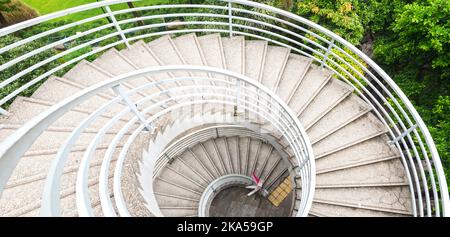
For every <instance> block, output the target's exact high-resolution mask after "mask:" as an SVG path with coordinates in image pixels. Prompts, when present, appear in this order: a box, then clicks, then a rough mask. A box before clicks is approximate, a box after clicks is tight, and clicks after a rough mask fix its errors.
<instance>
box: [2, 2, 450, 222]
mask: <svg viewBox="0 0 450 237" xmlns="http://www.w3.org/2000/svg"><path fill="white" fill-rule="evenodd" d="M126 2H130V1H127V0H108V1H101V2H98V3H92V4H87V5H82V6H79V7H75V8H71V9H67V10H64V11H61V12H57V13H53V14H49V15H45V16H41V17H38V18H35V19H31V20H29V21H25V22H22V23H19V24H16V25H13V26H9V27H6V28H3V29H0V37H3V36H6V35H9V34H12V33H15V32H18V31H21V30H27V29H28V28H31V27H34V26H36V25H39V24H43V23H46V22H49V21H51V20H55V19H58V18H59V17H62V16H65V15H67V14H77V13H79V12H83V11H86V10H92V9H98V8H102V7H109V6H110V5H116V4H120V3H126ZM143 2H145V1H143ZM164 10H170V11H171V12H170V13H161V11H162V12H164ZM175 10H176V11H179V12H177V13H173V12H174V11H175ZM154 11H158V13H154ZM200 11H203V12H200ZM205 11H207V12H206V13H205ZM208 11H210V12H211V13H208ZM134 12H141V13H143V14H142V15H143V16H142V17H135V16H134V15H133V16H131V15H130V13H134ZM148 12H150V13H153V14H151V15H148V14H147V13H148ZM112 16H113V17H115V18H116V19H117V21H114V22H113V23H105V24H104V25H101V26H99V27H96V28H92V29H89V30H87V31H86V32H84V33H82V34H80V35H78V36H71V37H70V39H78V38H80V37H82V36H85V35H89V34H91V33H94V32H99V31H100V30H101V29H104V28H108V29H109V28H111V29H120V30H119V31H115V32H113V33H108V34H106V35H103V36H100V37H97V38H96V39H93V40H90V41H88V42H86V43H82V44H80V45H77V46H74V47H72V48H70V49H68V50H66V51H64V52H61V53H59V54H57V55H54V56H51V57H50V58H47V59H44V60H42V61H40V62H37V63H35V64H34V65H33V66H31V67H30V68H28V69H26V70H24V71H21V72H19V73H17V74H15V75H13V76H12V77H11V78H8V79H6V80H5V81H2V82H0V89H3V88H5V87H6V86H8V85H9V84H10V83H13V82H15V81H16V80H18V79H19V78H21V77H23V76H25V75H28V74H29V73H30V72H32V71H33V70H34V69H37V68H40V67H42V66H44V65H47V64H48V63H51V62H54V61H55V60H57V59H59V58H61V57H63V56H65V55H70V54H71V53H75V52H78V51H79V50H82V49H84V48H86V47H88V46H91V45H93V44H96V43H101V42H103V41H105V40H112V39H116V40H115V41H114V42H112V43H107V44H105V45H103V46H101V47H98V48H95V49H93V50H92V51H90V52H87V53H82V54H81V55H79V56H77V57H75V58H73V59H71V60H69V61H67V62H65V63H62V64H60V65H58V66H56V67H55V68H53V69H50V70H49V71H47V72H44V73H43V74H41V75H38V76H37V77H36V78H33V79H31V80H30V81H28V82H27V83H26V84H24V85H23V86H21V87H20V88H18V89H16V90H15V91H13V92H11V93H10V94H8V95H7V96H5V97H4V98H0V106H1V105H4V104H5V103H7V102H8V101H10V100H11V99H13V98H14V97H15V96H16V95H18V94H20V93H21V92H22V91H24V90H26V89H28V88H29V87H30V86H33V85H34V84H36V83H38V82H39V81H41V80H44V79H45V78H47V77H48V76H50V75H52V74H54V73H56V72H58V71H60V70H62V69H64V68H66V67H68V66H71V65H73V64H74V63H76V62H78V61H80V60H82V59H84V58H87V57H89V56H91V55H94V54H96V53H99V52H102V51H104V50H107V49H109V48H112V47H115V46H118V45H121V44H127V43H128V42H133V41H136V40H140V39H146V38H152V37H156V36H161V35H167V34H185V33H213V32H215V33H221V34H226V35H229V36H233V35H242V36H246V37H250V38H255V39H262V40H266V41H269V42H271V43H273V44H276V45H280V46H283V47H287V48H289V49H291V50H292V51H293V52H296V53H298V54H301V55H303V56H306V57H309V58H311V59H313V60H314V61H315V62H317V63H318V64H319V65H322V66H323V67H325V68H327V69H329V70H331V71H333V72H334V73H335V74H336V75H337V77H338V78H340V79H341V80H343V81H344V82H346V83H347V84H349V85H351V86H352V87H353V88H354V89H355V91H356V92H357V93H358V94H359V95H360V97H361V98H363V99H364V100H365V101H366V102H367V103H369V104H370V105H371V106H372V108H373V112H374V113H375V114H376V115H377V116H378V117H379V118H380V120H381V121H382V123H383V124H384V125H385V128H386V129H387V130H388V134H389V136H390V138H391V140H392V141H393V144H394V145H395V146H396V147H397V149H398V150H399V152H400V155H401V158H402V162H403V165H404V166H405V171H406V172H407V178H408V180H409V183H410V185H409V188H410V191H411V193H412V195H411V199H412V205H413V214H414V215H415V216H425V215H426V216H431V215H435V216H440V215H441V214H442V215H444V216H450V201H449V193H448V188H447V181H446V178H445V174H444V171H443V167H442V163H441V160H440V158H439V154H438V152H437V149H436V147H435V144H434V141H433V139H432V137H431V135H430V133H429V131H428V129H427V127H426V125H425V123H424V122H423V120H422V118H421V117H420V116H419V114H418V113H417V111H416V110H415V108H414V106H413V105H412V103H411V102H410V101H409V100H408V98H407V97H406V96H405V94H404V93H403V92H402V91H401V90H400V88H399V87H398V86H397V85H396V84H395V82H394V81H393V80H392V79H391V78H390V77H389V76H388V75H387V74H386V73H385V72H384V71H383V70H382V69H381V68H380V67H379V66H378V65H377V64H376V63H375V62H373V60H371V59H370V58H369V57H368V56H367V55H365V54H364V53H362V52H361V51H360V50H359V49H357V48H356V47H355V46H353V45H352V44H350V43H349V42H347V41H345V40H344V39H343V38H342V37H340V36H338V35H336V34H334V33H333V32H331V31H329V30H327V29H325V28H324V27H322V26H320V25H318V24H315V23H313V22H311V21H309V20H307V19H305V18H303V17H300V16H297V15H295V14H292V13H290V12H287V11H283V10H281V9H278V8H275V7H271V6H268V5H265V4H260V3H257V2H252V1H246V0H220V1H219V0H218V1H217V3H214V4H210V5H208V4H173V5H158V6H142V7H136V8H131V9H122V10H117V11H111V12H110V13H105V14H100V15H97V16H93V17H90V18H87V19H83V20H80V21H77V22H73V23H68V24H65V25H61V26H59V27H56V28H54V29H51V30H48V31H44V32H41V33H38V34H35V35H33V36H31V37H29V38H27V39H23V40H20V41H18V42H15V43H12V44H10V45H6V46H5V47H3V48H1V49H0V54H1V53H7V52H9V51H10V50H12V49H15V48H16V47H19V46H21V45H26V44H27V43H30V42H33V41H39V40H41V39H42V38H43V37H46V36H51V35H52V34H54V33H57V32H61V31H63V30H66V29H70V28H72V27H75V26H81V25H83V26H87V25H88V24H89V23H91V22H93V21H96V20H99V19H102V18H103V17H105V18H106V17H112ZM177 17H184V21H181V22H171V21H170V19H173V18H177ZM152 19H164V20H168V22H167V21H165V23H156V24H154V23H151V24H145V25H143V26H135V27H133V26H131V27H130V26H129V25H130V24H132V23H135V22H138V21H141V22H143V21H146V20H150V21H151V20H152ZM127 25H128V26H127ZM168 26H179V27H183V29H176V30H169V29H167V28H164V29H161V27H168ZM149 30H150V31H151V32H150V33H149V32H148V31H149ZM118 36H120V38H116V37H118ZM59 42H66V41H64V40H61V41H59ZM50 45H54V44H53V43H50V44H47V45H45V46H43V47H42V48H38V49H33V50H32V51H30V52H29V53H26V54H24V55H19V56H17V57H15V58H13V59H12V60H11V61H10V62H9V63H8V62H6V63H5V64H4V65H0V71H2V70H8V68H10V67H12V66H14V65H16V64H19V63H22V62H23V60H26V59H27V58H29V57H32V56H34V55H36V54H37V53H39V52H42V51H45V50H46V49H49V48H50ZM341 55H344V56H341ZM352 64H355V65H357V66H353V65H352ZM0 113H3V114H7V112H6V111H5V110H4V109H0ZM422 161H424V162H425V164H423V162H422ZM0 177H1V174H0ZM427 181H429V183H428V182H427ZM430 185H431V187H430ZM0 191H1V189H0ZM438 192H439V193H438ZM416 198H417V200H416Z"/></svg>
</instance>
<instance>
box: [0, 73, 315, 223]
mask: <svg viewBox="0 0 450 237" xmlns="http://www.w3.org/2000/svg"><path fill="white" fill-rule="evenodd" d="M175 71H202V72H207V73H214V74H219V75H224V76H226V78H233V79H234V80H242V81H243V82H245V85H246V87H252V86H253V87H255V88H257V89H258V90H259V91H260V93H263V94H262V95H264V94H266V95H267V96H268V97H269V98H271V99H270V101H264V98H265V96H262V97H261V98H258V97H257V96H255V95H251V94H246V93H247V88H246V87H243V88H241V89H242V92H241V93H242V94H243V95H246V96H245V97H246V100H243V99H241V100H240V101H239V104H242V105H243V106H244V108H245V109H246V110H249V111H253V112H256V113H258V112H259V113H260V114H259V115H260V116H263V117H265V118H266V119H267V120H268V121H270V122H271V123H274V125H275V127H276V128H277V129H279V130H280V132H281V133H282V134H284V137H285V138H286V139H287V142H288V143H289V144H291V145H292V148H293V150H294V153H295V157H296V158H297V162H298V163H301V162H304V161H308V163H309V166H307V167H305V169H302V170H300V172H301V173H300V175H301V176H302V177H303V181H304V182H303V183H304V187H305V190H309V191H310V192H306V191H305V195H306V196H305V197H304V198H303V199H302V204H303V206H308V205H307V202H311V201H312V194H313V191H314V178H313V177H312V178H311V177H309V176H308V175H312V176H313V175H314V170H310V171H308V172H305V170H306V169H312V168H314V160H313V159H311V158H312V149H311V147H310V144H309V141H308V139H307V137H306V135H305V131H304V129H303V128H302V127H300V123H299V121H298V119H297V118H296V116H295V115H294V114H293V112H292V111H290V110H289V109H288V107H287V105H286V104H284V102H283V101H281V99H279V98H278V97H273V96H275V95H274V94H273V93H272V92H271V91H270V90H268V89H267V88H263V87H262V86H261V85H260V84H259V83H257V82H255V81H252V80H251V79H249V78H246V77H244V76H242V75H239V74H236V73H232V72H229V71H226V70H222V69H216V68H208V67H194V66H183V65H180V66H166V67H159V68H149V69H142V70H137V71H135V72H131V73H128V74H124V75H122V76H118V77H115V78H113V79H111V80H109V81H106V82H103V83H100V84H97V85H94V86H92V87H90V88H87V89H85V90H83V91H81V92H79V93H77V94H76V95H73V96H71V97H69V98H67V99H65V100H64V101H62V102H60V103H58V104H57V105H55V106H53V107H52V108H50V109H49V110H48V111H46V112H44V113H43V114H41V115H40V116H38V117H36V118H35V119H33V120H32V121H30V122H28V123H27V124H25V125H24V126H23V127H21V128H20V129H19V130H18V131H17V132H16V133H15V134H14V135H12V136H10V137H9V138H8V139H7V140H6V141H5V142H4V143H2V144H1V145H0V163H1V164H6V165H5V166H4V167H5V169H3V170H2V171H5V172H2V175H4V176H3V177H0V178H2V179H1V180H0V184H1V185H2V186H1V188H3V187H4V184H5V183H6V181H7V179H8V177H7V175H10V174H11V172H12V170H13V168H14V167H13V166H14V165H15V163H16V162H17V161H18V159H19V158H20V157H21V156H22V155H23V153H24V152H25V151H26V150H27V148H28V147H29V146H30V145H31V144H32V143H33V142H32V141H33V140H34V139H35V138H36V137H38V136H39V134H40V133H42V132H43V131H44V130H45V129H46V127H48V126H49V125H50V124H51V123H52V122H53V121H55V120H56V119H57V118H58V117H60V116H61V115H63V114H64V113H65V112H66V111H68V110H70V109H71V108H73V107H74V106H76V105H77V104H80V103H82V102H83V101H84V100H86V99H88V98H90V97H92V96H94V95H96V94H98V93H100V92H102V91H104V90H106V89H107V88H113V87H115V86H117V85H118V84H119V83H123V82H125V81H127V80H132V79H135V78H139V77H142V76H144V75H147V74H151V73H163V72H175ZM182 79H184V80H186V79H187V78H182ZM195 79H197V80H198V79H202V80H213V81H214V80H216V81H217V80H219V79H211V78H192V80H195ZM176 80H180V78H174V79H168V80H162V81H158V82H152V83H149V84H148V85H144V86H141V87H139V88H136V89H135V90H133V91H132V92H137V91H139V89H144V88H147V87H149V86H156V85H161V84H164V83H165V82H173V81H176ZM225 82H226V81H225ZM228 83H229V84H231V85H236V84H237V83H235V82H228ZM222 84H223V83H222ZM187 87H188V89H190V91H191V93H192V95H187V96H184V97H189V96H191V97H195V95H197V98H199V95H200V96H202V95H203V96H205V97H207V96H208V95H209V96H213V98H214V97H219V98H221V99H220V100H212V99H206V100H205V99H198V100H199V101H198V102H196V101H195V100H194V101H191V102H182V101H183V100H180V101H179V102H180V103H179V104H177V105H175V106H172V107H166V108H165V109H163V110H162V111H159V112H158V113H156V114H154V115H152V116H151V117H150V119H149V121H148V122H151V121H152V120H154V119H155V118H157V117H159V116H161V115H163V114H165V113H167V112H170V111H171V109H173V108H176V107H182V106H185V105H188V104H195V103H206V104H210V103H221V104H229V105H235V104H236V101H235V99H236V95H235V91H236V88H231V87H230V86H229V85H228V86H227V85H226V83H225V86H223V88H222V90H223V91H224V92H223V93H222V94H219V95H218V96H217V93H218V92H219V87H217V86H216V87H214V86H205V87H208V88H210V90H209V91H213V92H214V93H209V94H208V93H203V94H198V93H199V88H201V87H200V86H196V87H192V86H187ZM177 89H179V88H177ZM248 91H251V92H253V91H255V89H249V90H248ZM164 93H166V91H162V92H160V93H159V94H164ZM196 93H197V94H196ZM254 98H256V100H258V99H259V100H261V99H263V100H261V101H260V102H258V103H256V102H252V99H254ZM151 99H153V98H152V96H150V97H148V98H145V99H142V101H143V100H151ZM170 100H172V101H173V100H176V98H175V97H171V98H170ZM167 101H169V99H168V100H167ZM117 102H118V99H117V98H116V99H114V100H112V101H110V102H109V103H108V104H107V105H105V106H103V107H101V108H99V109H98V110H97V111H96V112H94V113H93V117H95V116H96V117H98V116H99V115H100V114H101V113H100V112H99V111H105V110H106V109H107V108H108V106H110V105H112V104H115V103H117ZM268 102H271V103H276V104H277V106H273V105H271V104H269V103H268ZM163 103H164V101H161V102H158V103H155V104H153V105H152V107H149V108H146V110H144V111H143V114H146V113H147V112H148V111H149V110H151V109H153V108H161V104H163ZM257 105H259V106H263V107H264V106H272V108H273V107H276V108H280V109H283V110H280V111H279V112H277V113H274V114H271V113H270V111H266V112H264V110H260V111H258V110H257V109H256V107H257ZM126 112H128V109H127V108H125V109H124V110H123V112H122V113H119V114H118V115H117V116H116V117H115V118H113V119H112V123H114V122H116V121H118V119H119V118H120V117H121V116H122V115H123V114H124V113H126ZM261 112H263V113H261ZM264 113H266V115H264ZM285 116H287V117H285ZM286 118H288V119H287V120H286ZM91 121H93V118H92V117H89V118H87V119H86V120H85V122H83V124H81V125H80V128H85V127H87V123H89V122H91ZM136 121H138V117H137V116H136V117H134V118H133V119H131V120H130V122H128V123H127V125H125V126H124V127H123V128H122V129H121V131H120V132H119V133H118V134H117V135H116V138H117V140H119V139H120V138H121V137H123V135H124V134H125V132H126V131H127V130H128V128H129V126H130V125H132V124H134V123H135V122H136ZM85 123H86V124H85ZM144 124H145V123H144ZM144 124H142V125H141V127H138V128H137V129H136V130H135V131H134V132H133V133H132V137H130V139H129V140H128V142H127V145H126V146H125V147H124V149H123V150H122V152H121V155H120V157H119V159H118V163H119V162H123V159H124V157H125V154H126V151H127V146H129V144H131V142H132V141H133V139H134V137H135V136H136V134H137V133H138V132H140V131H141V130H142V128H143V127H144V126H145V125H144ZM277 124H278V125H277ZM105 127H108V128H109V127H111V124H106V125H105ZM106 130H107V129H106V128H105V129H102V130H101V132H99V133H98V134H97V136H96V138H94V140H93V143H91V145H89V148H88V150H87V153H86V154H89V153H90V152H91V151H92V150H93V149H94V148H95V143H96V142H97V141H98V138H99V137H101V136H102V134H104V132H105V131H106ZM79 133H80V131H79V129H78V128H77V129H76V130H75V131H74V132H73V134H72V136H75V135H77V134H78V135H79ZM116 138H115V139H116ZM24 139H25V140H24ZM71 139H72V138H69V140H68V141H67V142H66V144H72V145H73V143H74V142H73V141H72V140H71ZM116 144H117V142H114V141H113V142H112V143H111V145H110V147H112V150H114V147H115V146H116ZM110 147H109V148H108V150H109V149H110ZM61 149H62V150H61V151H60V152H59V154H64V153H65V152H67V151H68V150H70V147H69V148H67V147H62V148H61ZM107 153H109V152H107ZM87 156H89V155H85V158H86V157H87ZM105 157H106V155H105ZM104 161H106V162H109V161H110V160H109V159H106V160H104ZM57 163H59V161H58V162H56V163H54V166H53V167H61V166H62V165H61V164H57ZM88 164H89V162H88V160H87V159H83V161H82V164H81V168H80V171H79V176H78V177H79V179H78V180H79V181H77V205H78V206H79V207H80V209H79V211H80V215H87V216H91V215H92V211H91V209H90V208H89V206H86V204H87V203H88V202H90V201H89V198H88V197H87V193H86V192H85V191H83V190H85V189H86V187H87V185H86V182H87V178H86V176H85V175H86V173H87V169H86V168H83V167H86V166H87V165H88ZM2 167H3V166H2ZM8 167H9V169H8ZM117 167H119V168H117ZM52 171H55V169H52ZM59 172H61V171H59ZM120 172H121V166H120V163H119V166H116V171H115V176H114V177H115V193H116V194H117V195H116V196H115V198H116V197H117V198H118V199H117V201H119V203H123V202H122V200H121V199H120V198H121V197H120V196H121V194H120V191H119V193H117V190H120ZM49 177H53V178H55V177H57V175H49ZM116 177H118V178H116ZM100 178H101V177H100ZM106 180H107V179H106ZM56 183H57V182H56ZM118 183H119V184H118ZM48 184H55V181H53V180H49V181H48ZM48 186H51V185H48ZM307 187H308V188H307ZM56 190H57V189H56ZM105 190H107V188H106V189H105ZM308 193H309V195H308ZM108 198H109V197H108ZM56 199H57V198H56ZM52 200H53V201H54V200H55V198H53V199H52ZM305 203H306V204H305ZM102 206H103V205H102ZM43 207H47V208H48V207H52V205H43ZM55 210H58V209H57V208H50V210H47V211H43V212H42V213H46V214H49V213H50V214H54V213H52V212H53V211H55ZM119 210H121V212H122V213H121V214H122V215H127V213H126V209H124V206H123V205H122V207H121V208H120V209H119ZM307 212H308V210H305V211H304V212H303V215H306V214H307ZM110 214H112V213H110ZM112 215H113V214H112Z"/></svg>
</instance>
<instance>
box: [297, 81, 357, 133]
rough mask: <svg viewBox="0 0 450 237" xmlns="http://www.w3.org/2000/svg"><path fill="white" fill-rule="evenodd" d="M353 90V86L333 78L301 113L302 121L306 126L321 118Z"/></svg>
mask: <svg viewBox="0 0 450 237" xmlns="http://www.w3.org/2000/svg"><path fill="white" fill-rule="evenodd" d="M351 92H352V88H351V87H350V86H348V85H347V84H345V83H343V82H341V81H339V80H337V79H332V80H330V82H329V83H327V84H326V85H325V86H324V87H323V88H322V90H321V91H320V92H319V93H318V94H317V95H316V97H315V98H314V99H313V100H312V101H311V103H310V104H309V106H308V107H306V108H305V109H304V110H303V111H302V113H301V114H300V118H299V119H300V121H301V122H302V124H304V125H305V126H306V127H308V126H309V124H312V123H313V122H314V121H315V120H319V119H320V118H321V117H322V116H324V114H326V112H327V111H329V110H330V108H334V107H335V106H336V105H337V104H338V103H339V102H340V101H342V100H343V99H345V98H346V97H347V96H348V95H349V94H350V93H351Z"/></svg>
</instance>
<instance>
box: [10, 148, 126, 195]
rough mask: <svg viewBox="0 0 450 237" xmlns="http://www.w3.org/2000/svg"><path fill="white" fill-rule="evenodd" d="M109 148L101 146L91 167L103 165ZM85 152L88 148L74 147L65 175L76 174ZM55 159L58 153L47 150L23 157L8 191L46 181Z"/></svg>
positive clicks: (67, 162) (11, 179)
mask: <svg viewBox="0 0 450 237" xmlns="http://www.w3.org/2000/svg"><path fill="white" fill-rule="evenodd" d="M119 147H121V146H119ZM107 148H108V144H100V145H99V146H98V148H97V149H96V151H95V152H94V156H93V158H92V160H91V165H93V166H95V165H100V164H101V161H102V159H103V156H104V154H105V152H106V149H107ZM85 151H86V147H83V146H78V147H74V148H73V150H72V152H71V153H69V156H68V158H67V161H66V163H65V166H64V170H63V173H70V172H76V171H77V170H78V167H79V163H80V161H81V159H82V158H83V156H84V153H85ZM55 158H56V151H55V152H53V153H49V152H48V151H46V150H41V151H37V152H36V153H35V154H33V155H28V156H24V157H22V159H21V160H20V161H19V163H18V164H17V166H16V169H15V170H14V172H13V173H12V175H11V178H10V179H9V180H8V183H7V185H6V189H9V188H14V187H17V186H20V185H24V184H29V183H32V182H35V181H39V180H44V179H45V178H46V177H47V175H48V170H49V168H50V166H51V164H52V162H53V160H54V159H55Z"/></svg>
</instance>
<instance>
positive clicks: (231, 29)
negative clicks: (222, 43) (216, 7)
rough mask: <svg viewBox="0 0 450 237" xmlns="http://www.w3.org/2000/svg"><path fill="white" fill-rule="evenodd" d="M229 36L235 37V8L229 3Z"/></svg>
mask: <svg viewBox="0 0 450 237" xmlns="http://www.w3.org/2000/svg"><path fill="white" fill-rule="evenodd" d="M228 27H229V28H228V35H229V36H230V38H231V37H233V6H232V4H231V2H228Z"/></svg>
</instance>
